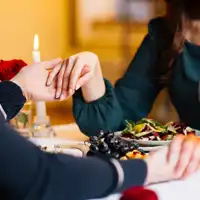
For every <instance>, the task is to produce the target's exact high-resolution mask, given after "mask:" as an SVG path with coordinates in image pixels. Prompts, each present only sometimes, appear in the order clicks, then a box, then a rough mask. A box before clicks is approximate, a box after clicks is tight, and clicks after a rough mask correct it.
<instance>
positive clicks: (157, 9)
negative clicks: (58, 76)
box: [0, 0, 177, 124]
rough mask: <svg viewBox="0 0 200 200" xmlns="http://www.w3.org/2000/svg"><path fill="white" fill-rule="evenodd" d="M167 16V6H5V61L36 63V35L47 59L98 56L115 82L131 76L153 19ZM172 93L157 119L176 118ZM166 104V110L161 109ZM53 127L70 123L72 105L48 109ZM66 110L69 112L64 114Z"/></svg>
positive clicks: (44, 1)
mask: <svg viewBox="0 0 200 200" xmlns="http://www.w3.org/2000/svg"><path fill="white" fill-rule="evenodd" d="M164 12H165V5H164V3H163V0H95V1H94V0H7V1H1V4H0V23H1V31H0V55H1V59H12V58H21V59H23V60H25V61H27V62H32V55H31V51H32V48H33V36H34V34H35V33H37V34H38V35H39V38H40V50H41V57H42V59H44V60H45V59H51V58H54V57H58V56H61V57H63V58H64V57H67V56H69V55H71V54H73V53H77V52H80V51H84V50H87V51H93V52H95V53H97V55H98V56H99V58H100V60H101V65H102V69H103V73H104V76H105V77H107V78H108V79H110V80H111V81H112V82H115V81H116V79H118V78H119V77H120V76H121V75H122V74H123V73H124V71H125V70H126V68H127V66H128V63H129V62H130V59H131V58H132V57H133V56H134V54H135V52H136V50H137V48H138V46H139V45H140V43H141V41H142V39H143V37H144V35H145V34H146V32H147V22H148V21H149V19H151V18H153V17H156V16H158V15H162V14H164ZM166 102H167V101H166V93H162V94H161V96H160V97H159V98H158V100H157V103H156V105H157V107H158V108H159V109H155V110H159V112H157V111H156V112H153V116H155V117H156V118H160V119H161V120H166V112H167V113H168V115H169V116H170V117H169V118H171V119H173V118H176V117H177V116H176V114H174V112H172V110H173V109H171V106H170V109H169V108H168V107H167V108H166V105H167V103H166ZM160 104H163V105H165V106H164V107H163V106H160V107H159V105H160ZM47 107H48V113H49V115H50V116H51V120H52V123H53V124H60V123H61V124H63V123H70V122H72V121H73V117H72V113H71V99H70V100H68V101H66V102H62V103H60V102H59V103H48V104H47ZM63 110H64V111H65V112H63Z"/></svg>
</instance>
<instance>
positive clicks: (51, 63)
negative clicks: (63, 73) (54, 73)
mask: <svg viewBox="0 0 200 200" xmlns="http://www.w3.org/2000/svg"><path fill="white" fill-rule="evenodd" d="M61 62H62V59H61V58H55V59H53V60H50V61H45V62H43V66H44V68H45V69H53V68H54V67H55V66H56V65H58V64H60V63H61Z"/></svg>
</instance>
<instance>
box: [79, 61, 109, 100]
mask: <svg viewBox="0 0 200 200" xmlns="http://www.w3.org/2000/svg"><path fill="white" fill-rule="evenodd" d="M105 90H106V89H105V83H104V80H103V75H102V71H101V66H100V63H99V61H98V63H97V66H96V69H95V72H94V75H93V77H92V78H91V80H90V81H88V82H87V83H86V84H85V85H84V86H82V94H83V98H84V100H85V102H87V103H90V102H92V101H95V100H97V99H99V98H101V97H102V96H103V95H104V94H105Z"/></svg>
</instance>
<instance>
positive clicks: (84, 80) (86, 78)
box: [76, 73, 92, 90]
mask: <svg viewBox="0 0 200 200" xmlns="http://www.w3.org/2000/svg"><path fill="white" fill-rule="evenodd" d="M91 76H92V74H91V73H87V74H86V75H84V76H82V77H81V78H80V79H79V80H78V82H77V84H76V90H78V89H79V88H81V87H82V86H83V85H84V84H85V83H86V82H87V81H88V80H90V79H91Z"/></svg>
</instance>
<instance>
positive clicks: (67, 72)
mask: <svg viewBox="0 0 200 200" xmlns="http://www.w3.org/2000/svg"><path fill="white" fill-rule="evenodd" d="M98 63H99V61H98V57H97V56H96V55H95V54H93V53H90V52H82V53H79V54H76V55H73V56H71V57H70V58H68V59H66V60H62V59H60V58H58V59H54V60H52V61H47V62H41V63H35V64H32V65H28V66H27V67H25V68H22V69H21V71H20V72H19V73H18V74H17V75H16V76H15V77H14V78H13V79H12V80H11V81H12V82H14V83H16V84H17V85H19V86H20V87H21V89H22V91H23V93H24V96H25V97H26V99H27V100H34V101H54V100H65V99H68V98H69V97H70V96H72V95H73V94H74V92H75V91H76V90H78V89H79V88H80V87H82V86H83V85H85V84H87V83H89V81H90V79H91V78H92V77H93V76H94V73H95V69H96V67H97V65H98Z"/></svg>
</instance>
